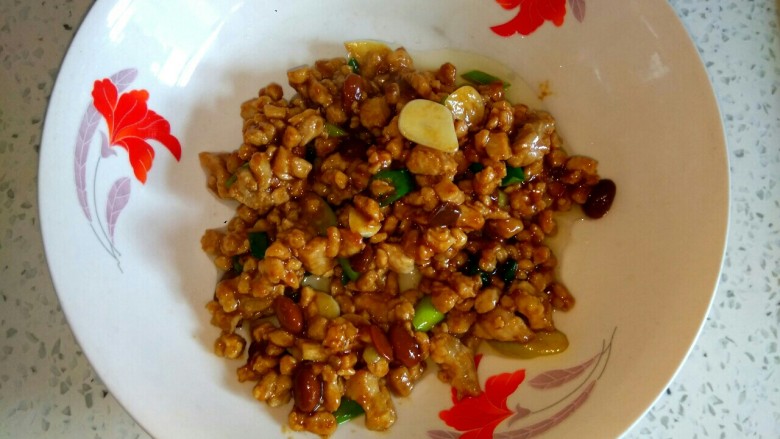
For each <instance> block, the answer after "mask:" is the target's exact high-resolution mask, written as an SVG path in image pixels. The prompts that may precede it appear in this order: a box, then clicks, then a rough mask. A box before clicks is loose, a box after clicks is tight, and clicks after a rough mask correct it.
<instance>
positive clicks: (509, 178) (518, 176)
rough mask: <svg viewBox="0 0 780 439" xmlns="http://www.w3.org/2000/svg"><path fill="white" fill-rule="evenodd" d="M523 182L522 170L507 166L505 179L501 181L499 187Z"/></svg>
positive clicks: (523, 173)
mask: <svg viewBox="0 0 780 439" xmlns="http://www.w3.org/2000/svg"><path fill="white" fill-rule="evenodd" d="M524 181H525V172H523V168H520V167H517V168H515V167H514V166H509V165H507V167H506V177H504V178H502V179H501V186H509V185H510V184H515V183H522V182H524Z"/></svg>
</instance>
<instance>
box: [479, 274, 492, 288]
mask: <svg viewBox="0 0 780 439" xmlns="http://www.w3.org/2000/svg"><path fill="white" fill-rule="evenodd" d="M479 279H480V280H481V281H482V286H483V287H486V286H488V285H490V273H487V272H485V271H483V272H481V273H480V274H479Z"/></svg>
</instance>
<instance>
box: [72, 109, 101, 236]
mask: <svg viewBox="0 0 780 439" xmlns="http://www.w3.org/2000/svg"><path fill="white" fill-rule="evenodd" d="M99 120H100V114H98V112H97V111H95V107H93V106H92V105H89V106H88V107H87V110H86V111H85V112H84V117H82V118H81V125H79V132H78V135H77V136H76V152H75V156H74V157H73V171H74V174H75V177H76V193H77V195H78V197H79V204H81V210H83V211H84V216H86V217H87V220H89V221H92V214H91V213H90V211H89V201H88V199H87V157H88V156H89V145H90V143H92V137H93V136H94V135H95V129H96V128H97V124H98V121H99Z"/></svg>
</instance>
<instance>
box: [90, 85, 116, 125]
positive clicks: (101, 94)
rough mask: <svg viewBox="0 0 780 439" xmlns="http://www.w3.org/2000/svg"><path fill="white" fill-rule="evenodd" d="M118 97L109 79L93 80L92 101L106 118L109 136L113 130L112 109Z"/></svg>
mask: <svg viewBox="0 0 780 439" xmlns="http://www.w3.org/2000/svg"><path fill="white" fill-rule="evenodd" d="M117 99H118V93H117V91H116V86H114V83H113V82H111V81H110V80H109V79H103V80H99V81H95V85H94V87H93V88H92V103H93V105H94V106H95V109H96V110H97V111H98V113H100V114H101V115H102V116H103V118H104V119H105V120H106V124H107V125H108V132H109V137H111V133H113V132H114V109H115V108H116V103H117Z"/></svg>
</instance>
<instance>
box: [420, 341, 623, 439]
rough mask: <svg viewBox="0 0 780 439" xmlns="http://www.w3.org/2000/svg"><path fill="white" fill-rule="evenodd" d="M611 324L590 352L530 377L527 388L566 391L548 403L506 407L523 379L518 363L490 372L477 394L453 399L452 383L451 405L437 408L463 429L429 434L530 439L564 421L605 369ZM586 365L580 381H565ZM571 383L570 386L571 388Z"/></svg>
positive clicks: (442, 438)
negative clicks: (570, 363) (505, 370)
mask: <svg viewBox="0 0 780 439" xmlns="http://www.w3.org/2000/svg"><path fill="white" fill-rule="evenodd" d="M616 330H617V328H615V330H613V332H612V336H611V337H610V339H609V341H607V340H604V341H603V342H602V347H601V350H600V351H599V352H598V353H596V354H595V355H594V356H593V357H591V358H589V359H587V360H585V361H583V362H581V363H579V364H577V365H575V366H572V367H568V368H565V369H555V370H549V371H546V372H542V373H540V374H538V375H537V376H535V377H534V378H533V379H531V380H530V381H529V387H530V389H528V390H533V389H535V390H539V391H551V389H559V390H560V391H561V392H562V393H563V392H565V393H564V394H563V395H562V396H561V397H560V398H558V399H557V400H556V401H555V402H553V403H552V404H549V405H547V406H544V407H541V408H538V409H533V410H532V409H529V408H526V407H523V406H521V405H520V404H518V405H517V406H516V407H515V409H514V410H512V409H509V407H508V406H507V399H508V398H509V396H511V395H512V394H513V393H514V392H515V391H516V390H517V388H518V387H519V386H520V384H522V383H523V382H524V381H525V375H526V372H525V369H518V370H516V371H515V372H513V373H501V374H498V375H493V376H491V377H489V378H488V379H487V381H486V382H485V390H484V391H483V392H482V393H481V394H479V395H478V396H472V397H466V398H463V399H461V400H458V399H457V397H456V391H455V389H454V388H453V389H452V408H450V409H447V410H442V411H441V412H439V417H440V418H441V420H442V421H444V422H445V423H446V424H447V425H448V426H450V427H452V428H454V429H456V430H458V432H462V433H458V432H455V431H451V430H430V431H428V437H429V438H431V439H529V438H532V437H535V436H538V435H540V434H542V433H544V432H546V431H548V430H549V429H551V428H553V427H555V426H556V425H558V424H560V423H561V422H563V421H565V420H566V419H567V418H568V417H569V416H570V415H571V414H572V413H574V412H575V411H576V410H577V409H578V408H580V407H581V406H582V405H583V404H584V403H585V402H586V401H587V400H588V397H589V396H590V394H591V392H592V391H593V388H594V387H595V385H596V383H597V382H598V381H599V379H601V376H602V374H603V373H604V371H605V370H606V367H607V363H608V362H609V357H610V355H611V353H612V341H613V340H614V338H615V332H616ZM481 358H482V356H481V355H477V356H475V358H474V359H475V363H476V365H477V367H479V363H480V360H481ZM585 371H588V373H587V375H586V376H585V378H584V379H582V380H581V381H580V382H579V384H577V385H576V386H574V385H573V384H571V385H569V383H572V382H574V381H575V380H576V379H577V378H579V377H580V376H581V375H582V374H583V373H584V372H585ZM571 386H574V388H573V389H572V388H570V387H571ZM575 395H576V396H575ZM526 398H528V396H526ZM554 408H558V410H557V411H556V412H555V413H553V414H552V415H549V416H547V417H544V418H542V419H541V420H539V419H540V417H539V416H536V417H535V422H533V423H530V424H529V423H527V422H526V423H525V424H526V425H524V426H521V427H520V428H519V429H514V430H509V431H504V432H501V433H494V431H495V429H496V427H498V426H499V424H501V423H502V422H503V421H504V420H506V419H507V418H509V421H508V425H510V426H511V425H512V424H514V423H515V422H518V421H520V420H523V419H525V418H529V417H534V415H540V414H542V413H545V412H548V411H549V410H551V409H554ZM513 415H514V416H513ZM510 416H511V418H510Z"/></svg>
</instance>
